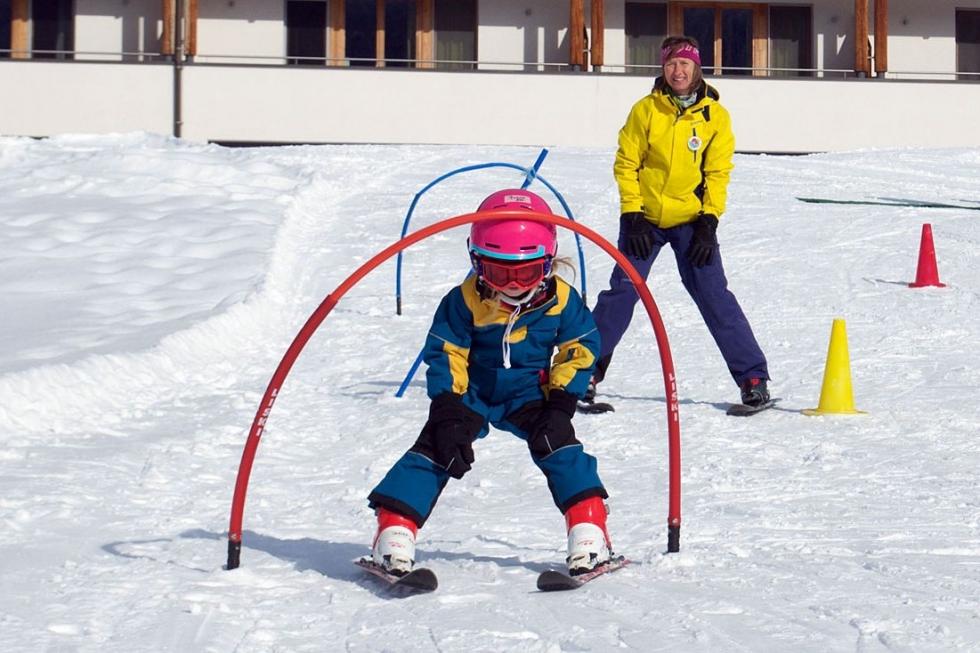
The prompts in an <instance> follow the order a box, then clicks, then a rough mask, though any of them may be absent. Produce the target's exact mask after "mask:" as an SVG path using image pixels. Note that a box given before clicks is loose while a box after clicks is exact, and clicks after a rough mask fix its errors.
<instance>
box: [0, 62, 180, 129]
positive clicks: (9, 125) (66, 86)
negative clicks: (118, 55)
mask: <svg viewBox="0 0 980 653" xmlns="http://www.w3.org/2000/svg"><path fill="white" fill-rule="evenodd" d="M0 88H14V89H18V92H16V93H9V94H5V96H4V98H3V103H2V110H0V134H3V135H11V136H53V135H55V134H64V133H81V132H84V133H95V134H105V133H113V132H128V131H149V132H155V133H159V134H170V133H172V129H173V69H172V66H169V65H165V64H140V65H127V64H120V63H94V62H93V63H77V62H76V63H57V62H49V61H23V62H15V61H2V62H0Z"/></svg>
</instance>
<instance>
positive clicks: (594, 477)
mask: <svg viewBox="0 0 980 653" xmlns="http://www.w3.org/2000/svg"><path fill="white" fill-rule="evenodd" d="M464 401H465V402H466V403H467V405H468V406H469V407H470V408H472V409H473V410H474V411H476V412H478V413H480V414H481V415H483V416H484V417H485V419H486V421H485V422H484V425H483V427H482V429H481V430H480V431H479V433H478V434H477V436H476V437H477V439H478V440H479V439H482V438H484V437H486V436H487V434H488V433H489V432H490V428H489V426H490V424H492V425H493V426H494V427H496V428H498V429H500V430H503V431H508V432H510V433H513V434H514V435H516V436H517V437H519V438H521V439H522V440H524V441H525V442H526V441H527V437H528V430H529V429H530V428H531V425H532V424H533V422H534V419H535V418H536V417H537V415H538V414H539V411H540V405H541V402H534V404H532V405H530V406H528V407H526V408H525V409H523V410H521V409H519V410H516V411H514V412H511V410H513V406H512V405H510V404H509V403H505V404H498V405H487V404H486V403H484V402H482V401H480V400H478V399H475V398H474V397H472V396H469V395H467V396H465V397H464ZM474 448H475V447H474ZM413 449H416V447H413ZM413 449H409V450H408V451H406V452H405V453H404V454H403V455H402V457H401V458H399V459H398V460H397V461H396V462H395V464H394V466H392V468H391V469H390V470H389V471H388V473H387V474H386V475H385V477H384V478H383V479H381V482H380V483H379V484H378V485H377V486H376V487H375V488H374V489H373V490H372V491H371V494H370V495H369V496H368V504H369V505H370V507H371V508H377V507H378V506H383V507H385V508H388V509H389V510H394V511H395V512H399V513H401V514H403V515H406V516H408V517H410V518H411V519H412V520H413V521H415V523H416V524H418V525H419V526H422V525H423V524H424V523H425V521H426V520H427V519H428V518H429V515H430V514H431V512H432V509H433V507H435V504H436V501H437V500H438V499H439V495H440V494H441V493H442V491H443V489H444V488H445V487H446V484H447V483H448V482H449V479H450V476H449V473H448V472H447V471H446V469H445V468H444V467H442V466H441V465H439V464H438V463H436V462H435V461H433V460H431V459H430V458H428V457H427V456H425V455H424V454H422V453H420V452H419V451H416V450H413ZM529 453H530V452H529ZM531 459H532V460H533V461H534V464H535V465H537V467H538V469H540V470H541V471H542V472H543V473H544V476H545V478H546V479H547V481H548V489H549V490H550V491H551V498H552V500H553V501H554V502H555V505H556V506H558V509H559V510H560V511H561V512H562V513H564V512H565V511H566V510H568V508H570V507H571V506H573V505H574V504H576V503H578V502H579V501H582V500H583V499H588V498H590V497H595V496H598V497H601V498H603V499H605V498H607V497H608V494H607V493H606V490H605V488H604V487H603V485H602V481H601V480H599V474H598V469H597V468H598V463H597V461H596V459H595V458H594V457H593V456H591V455H589V454H587V453H586V452H585V449H584V447H583V446H582V444H581V443H580V442H578V441H577V440H576V441H575V443H573V444H569V445H567V446H564V447H562V448H560V449H558V450H557V451H554V452H553V453H551V454H549V455H547V456H544V457H542V458H538V457H537V456H535V455H533V454H531ZM475 464H479V460H477V461H476V463H475Z"/></svg>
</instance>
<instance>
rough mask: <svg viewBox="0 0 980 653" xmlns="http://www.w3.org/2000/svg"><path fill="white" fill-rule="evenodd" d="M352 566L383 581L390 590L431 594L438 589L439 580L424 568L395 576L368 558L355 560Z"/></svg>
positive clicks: (429, 570) (417, 568)
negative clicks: (407, 590) (396, 589)
mask: <svg viewBox="0 0 980 653" xmlns="http://www.w3.org/2000/svg"><path fill="white" fill-rule="evenodd" d="M354 564H355V565H357V566H358V567H360V568H361V569H363V570H364V571H366V572H368V573H369V574H371V575H372V576H374V577H375V578H380V579H381V580H383V581H385V582H386V583H388V586H389V587H391V588H392V589H394V588H407V589H410V590H411V591H414V592H431V591H433V590H435V589H436V588H437V587H439V580H438V579H437V578H436V575H435V572H433V571H432V570H431V569H426V568H425V567H416V568H415V569H413V570H412V571H410V572H408V573H407V574H405V575H404V576H396V575H395V574H391V573H388V572H387V571H385V569H384V568H383V567H381V566H380V565H378V564H376V563H375V562H374V561H373V560H371V559H370V558H361V559H360V560H355V561H354Z"/></svg>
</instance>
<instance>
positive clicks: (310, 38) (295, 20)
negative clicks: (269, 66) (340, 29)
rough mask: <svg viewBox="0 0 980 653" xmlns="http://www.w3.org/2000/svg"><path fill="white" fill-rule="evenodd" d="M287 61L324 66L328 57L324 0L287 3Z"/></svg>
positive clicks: (293, 0)
mask: <svg viewBox="0 0 980 653" xmlns="http://www.w3.org/2000/svg"><path fill="white" fill-rule="evenodd" d="M286 56H287V57H289V58H288V59H287V60H286V61H287V63H289V64H291V65H294V66H295V65H300V66H322V65H323V64H324V63H325V62H326V57H327V4H326V3H325V2H323V1H322V0H319V1H318V0H290V2H287V3H286Z"/></svg>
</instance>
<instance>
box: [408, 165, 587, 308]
mask: <svg viewBox="0 0 980 653" xmlns="http://www.w3.org/2000/svg"><path fill="white" fill-rule="evenodd" d="M546 156H548V150H547V148H542V149H541V153H540V154H538V158H537V160H536V161H535V162H534V165H533V166H531V167H530V168H525V167H524V166H519V165H517V164H516V163H504V162H491V163H478V164H475V165H470V166H463V167H462V168H457V169H455V170H451V171H450V172H447V173H445V174H444V175H440V176H439V177H436V178H435V179H433V180H432V181H430V182H429V183H428V184H426V185H425V186H424V187H423V188H422V190H420V191H419V192H417V193H416V194H415V197H413V198H412V203H411V204H410V205H409V207H408V212H407V213H406V214H405V221H404V222H403V223H402V232H401V238H404V237H405V235H406V234H408V227H409V224H410V223H411V221H412V214H413V213H414V212H415V207H416V206H418V203H419V200H420V199H422V196H423V195H425V193H426V192H428V191H429V189H431V188H432V187H433V186H435V185H436V184H438V183H440V182H442V181H445V180H446V179H449V178H450V177H454V176H456V175H458V174H462V173H464V172H472V171H474V170H486V169H487V168H510V169H512V170H519V171H520V172H523V173H524V182H523V183H522V184H521V188H527V187H528V186H530V185H531V183H532V182H534V181H539V182H541V185H542V186H544V187H545V188H547V189H548V190H549V191H551V193H552V195H554V196H555V199H557V200H558V203H559V204H561V208H562V210H563V211H564V212H565V215H566V216H567V217H568V219H569V220H572V221H574V220H575V216H573V215H572V209H571V208H569V206H568V203H567V202H566V201H565V198H564V197H562V194H561V193H560V192H558V189H557V188H555V187H554V186H553V185H551V183H550V182H549V181H548V180H547V179H545V178H544V177H542V176H541V175H539V174H538V169H539V168H540V167H541V164H542V163H543V162H544V159H545V157H546ZM575 246H576V248H577V249H578V265H579V274H580V275H581V277H582V285H581V288H582V298H583V299H586V300H587V299H588V290H587V284H586V281H587V279H586V272H585V254H584V253H583V251H582V239H581V238H580V237H579V235H578V233H576V234H575ZM395 313H396V314H397V315H401V314H402V252H399V253H398V260H397V261H396V263H395Z"/></svg>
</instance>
